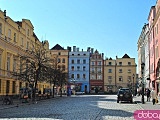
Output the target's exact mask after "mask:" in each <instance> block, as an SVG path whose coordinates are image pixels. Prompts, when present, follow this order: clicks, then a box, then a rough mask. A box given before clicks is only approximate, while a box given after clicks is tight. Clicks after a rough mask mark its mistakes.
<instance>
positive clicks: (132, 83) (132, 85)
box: [132, 74, 135, 95]
mask: <svg viewBox="0 0 160 120" xmlns="http://www.w3.org/2000/svg"><path fill="white" fill-rule="evenodd" d="M132 77H133V83H132V84H133V85H132V92H133V95H134V77H135V74H133V75H132Z"/></svg>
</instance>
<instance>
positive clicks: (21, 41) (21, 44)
mask: <svg viewBox="0 0 160 120" xmlns="http://www.w3.org/2000/svg"><path fill="white" fill-rule="evenodd" d="M21 46H23V38H22V37H21Z"/></svg>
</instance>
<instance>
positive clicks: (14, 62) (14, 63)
mask: <svg viewBox="0 0 160 120" xmlns="http://www.w3.org/2000/svg"><path fill="white" fill-rule="evenodd" d="M13 72H16V59H15V58H14V59H13Z"/></svg>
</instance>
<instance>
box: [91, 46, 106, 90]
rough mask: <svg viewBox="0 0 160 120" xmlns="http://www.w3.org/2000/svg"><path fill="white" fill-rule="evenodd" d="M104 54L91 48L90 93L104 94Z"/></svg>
mask: <svg viewBox="0 0 160 120" xmlns="http://www.w3.org/2000/svg"><path fill="white" fill-rule="evenodd" d="M103 57H104V55H103V53H102V54H101V53H99V52H98V50H95V51H94V49H93V48H91V54H90V93H99V92H104V62H103Z"/></svg>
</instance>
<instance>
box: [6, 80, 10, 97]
mask: <svg viewBox="0 0 160 120" xmlns="http://www.w3.org/2000/svg"><path fill="white" fill-rule="evenodd" d="M9 88H10V82H9V80H7V81H6V93H7V94H8V93H9Z"/></svg>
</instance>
